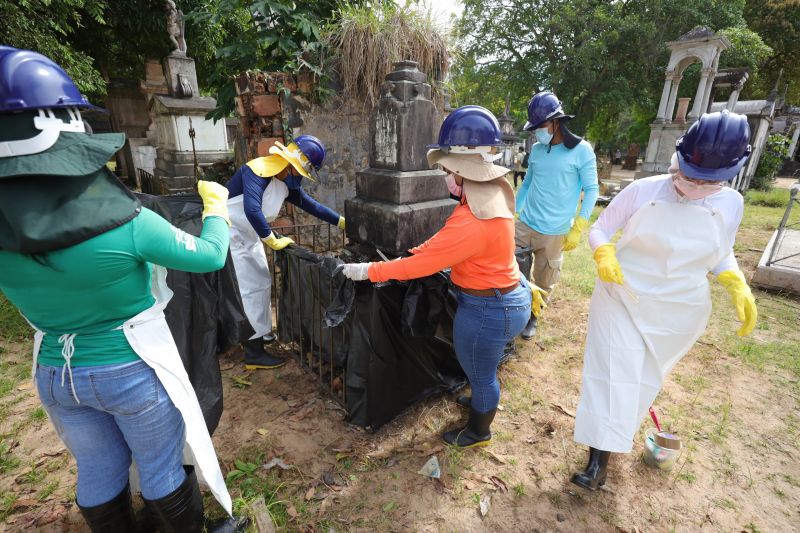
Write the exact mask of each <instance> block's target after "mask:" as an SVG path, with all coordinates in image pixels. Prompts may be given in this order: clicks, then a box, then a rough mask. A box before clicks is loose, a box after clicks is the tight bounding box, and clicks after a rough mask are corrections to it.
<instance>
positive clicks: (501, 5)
mask: <svg viewBox="0 0 800 533" xmlns="http://www.w3.org/2000/svg"><path fill="white" fill-rule="evenodd" d="M743 9H744V0H629V1H625V2H607V1H604V0H534V1H529V0H528V1H526V0H465V1H464V12H463V15H462V17H461V18H460V20H459V23H458V30H459V35H460V39H461V45H462V49H463V55H464V56H465V58H466V59H465V60H464V62H463V64H461V65H456V66H454V74H457V75H458V76H463V78H458V77H456V78H454V85H455V88H456V92H457V93H458V102H459V103H465V102H469V103H488V104H489V105H494V106H496V105H497V102H499V101H501V100H502V97H503V96H504V95H505V94H507V93H511V95H512V102H522V101H527V99H528V98H530V94H531V92H533V91H537V90H540V89H551V90H553V91H555V92H556V93H557V94H558V96H559V98H561V100H562V101H563V102H564V106H565V109H566V112H567V113H570V114H576V115H577V118H576V119H575V120H574V122H573V127H574V128H575V129H576V130H577V131H578V132H581V131H585V130H587V128H588V130H589V131H591V132H592V137H593V140H596V141H605V142H610V141H611V140H613V137H614V134H615V131H616V125H617V122H618V119H619V117H620V114H621V113H623V112H625V113H627V114H629V115H630V116H631V117H633V118H634V120H633V121H632V122H631V128H632V131H633V132H636V135H637V136H639V135H641V134H642V132H643V131H646V129H643V128H642V124H646V123H649V122H650V121H652V119H653V118H654V117H655V112H656V108H657V107H658V101H659V98H660V96H661V88H662V86H663V83H664V67H665V65H666V62H667V59H668V57H669V53H668V50H667V48H666V46H665V43H666V42H667V41H671V40H675V39H677V38H678V37H679V36H680V35H682V34H683V33H685V32H687V31H689V30H691V29H692V28H694V27H695V26H698V25H703V26H707V27H709V28H710V29H712V30H719V29H721V28H727V27H737V26H741V25H742V24H743V22H744V19H743V16H742V12H743ZM487 14H491V16H487ZM481 80H482V81H483V82H482V83H481ZM492 109H493V110H494V111H496V112H499V111H500V109H499V108H498V107H492ZM515 112H516V113H520V112H524V109H520V108H519V107H517V108H516V109H515ZM517 116H519V115H517ZM632 140H639V141H642V140H643V139H641V138H638V139H632ZM644 140H646V139H644Z"/></svg>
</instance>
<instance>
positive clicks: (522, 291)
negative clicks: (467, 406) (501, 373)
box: [453, 278, 531, 413]
mask: <svg viewBox="0 0 800 533" xmlns="http://www.w3.org/2000/svg"><path fill="white" fill-rule="evenodd" d="M530 316H531V290H530V288H529V287H528V284H527V282H526V281H525V280H524V279H523V278H520V285H519V286H518V287H517V288H516V289H514V290H513V291H511V292H509V293H507V294H500V291H495V295H494V296H472V295H470V294H466V293H464V292H461V291H458V310H457V311H456V317H455V320H454V321H453V344H454V346H455V350H456V356H457V357H458V362H459V363H460V364H461V368H463V369H464V373H466V374H467V379H469V384H470V385H471V386H472V408H473V409H475V410H476V411H477V412H479V413H486V412H488V411H491V410H492V409H495V408H497V404H498V403H499V402H500V383H499V382H498V381H497V365H499V364H500V360H501V359H502V358H503V349H504V348H505V346H506V344H507V343H508V341H510V340H511V339H513V338H514V337H516V336H517V335H519V334H520V332H521V331H522V328H524V327H525V324H527V323H528V319H529V318H530Z"/></svg>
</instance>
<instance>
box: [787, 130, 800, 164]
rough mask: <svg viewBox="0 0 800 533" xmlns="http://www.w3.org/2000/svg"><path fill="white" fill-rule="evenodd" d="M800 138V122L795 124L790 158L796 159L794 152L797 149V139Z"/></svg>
mask: <svg viewBox="0 0 800 533" xmlns="http://www.w3.org/2000/svg"><path fill="white" fill-rule="evenodd" d="M799 138H800V124H795V127H794V133H793V134H792V144H790V145H789V160H790V161H791V160H793V159H794V152H795V150H797V140H798V139H799Z"/></svg>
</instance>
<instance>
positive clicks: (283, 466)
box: [261, 457, 292, 470]
mask: <svg viewBox="0 0 800 533" xmlns="http://www.w3.org/2000/svg"><path fill="white" fill-rule="evenodd" d="M276 466H277V467H280V469H281V470H289V469H290V468H292V465H289V464H286V463H285V462H284V461H283V458H282V457H273V458H272V459H270V461H269V462H268V463H267V464H265V465H264V466H262V467H261V468H263V469H264V470H271V469H273V468H275V467H276Z"/></svg>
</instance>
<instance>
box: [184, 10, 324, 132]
mask: <svg viewBox="0 0 800 533" xmlns="http://www.w3.org/2000/svg"><path fill="white" fill-rule="evenodd" d="M336 5H337V2H336V0H315V1H314V2H300V3H298V2H295V1H293V0H262V1H252V0H219V1H217V2H215V3H213V4H209V5H206V6H204V7H202V8H198V9H196V10H194V11H193V12H192V13H191V14H190V16H189V19H190V21H191V22H192V23H193V24H197V25H199V26H201V27H202V26H206V25H209V26H212V27H219V26H224V25H225V24H226V23H228V21H231V20H235V21H237V25H238V31H236V32H230V31H228V32H225V35H224V38H223V42H222V45H221V46H219V47H218V48H217V49H216V53H215V56H214V60H213V61H212V62H210V65H209V70H208V74H207V76H206V82H207V84H208V85H209V87H210V88H213V89H214V90H215V91H216V96H217V109H215V110H214V111H213V112H212V113H211V114H210V116H211V117H212V118H214V119H215V120H216V119H219V118H222V117H224V116H226V115H227V114H229V113H230V112H231V111H232V110H233V106H234V96H235V94H236V92H235V86H234V84H233V76H234V75H235V74H238V73H241V72H244V71H246V70H253V69H260V70H295V71H296V70H298V69H300V68H302V67H305V68H308V69H310V70H312V71H314V72H315V73H317V74H321V71H320V70H319V68H318V65H317V64H316V63H315V60H314V58H316V57H317V55H318V52H319V50H320V46H321V45H320V25H321V24H322V23H323V22H324V21H325V19H327V18H328V17H330V16H331V15H332V14H333V13H334V10H335V8H336Z"/></svg>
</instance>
